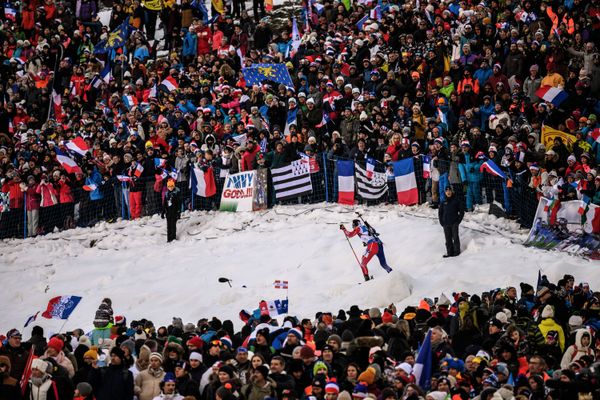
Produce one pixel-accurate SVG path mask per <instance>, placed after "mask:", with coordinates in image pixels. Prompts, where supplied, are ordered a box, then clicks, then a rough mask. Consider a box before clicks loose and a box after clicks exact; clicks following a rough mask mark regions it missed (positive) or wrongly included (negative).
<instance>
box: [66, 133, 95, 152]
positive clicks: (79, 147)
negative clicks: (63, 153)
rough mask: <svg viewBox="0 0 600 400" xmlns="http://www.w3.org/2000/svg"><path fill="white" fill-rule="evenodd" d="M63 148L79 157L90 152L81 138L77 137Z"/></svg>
mask: <svg viewBox="0 0 600 400" xmlns="http://www.w3.org/2000/svg"><path fill="white" fill-rule="evenodd" d="M65 147H66V148H67V149H69V150H70V151H72V152H73V153H77V154H79V155H80V156H85V154H86V153H87V152H88V151H90V148H89V147H88V145H87V143H86V142H85V140H83V138H82V137H81V136H77V137H76V138H75V139H73V140H70V141H68V142H67V143H65Z"/></svg>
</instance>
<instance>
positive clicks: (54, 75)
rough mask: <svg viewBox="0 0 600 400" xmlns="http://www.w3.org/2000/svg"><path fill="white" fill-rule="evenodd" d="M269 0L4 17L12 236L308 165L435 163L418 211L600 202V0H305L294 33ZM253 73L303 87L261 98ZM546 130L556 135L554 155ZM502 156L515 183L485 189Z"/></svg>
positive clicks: (6, 188)
mask: <svg viewBox="0 0 600 400" xmlns="http://www.w3.org/2000/svg"><path fill="white" fill-rule="evenodd" d="M264 6H265V4H264V1H263V0H254V1H253V6H252V10H249V9H248V10H247V9H246V4H245V3H244V2H243V1H240V0H233V1H232V2H229V1H226V0H212V2H211V4H210V6H208V7H207V5H206V4H204V1H199V0H195V1H190V0H182V1H173V0H168V1H160V2H156V1H145V2H144V1H142V2H140V1H138V0H133V1H130V0H125V1H115V2H112V10H111V11H110V18H109V19H108V24H107V25H106V24H103V23H102V22H101V19H100V17H99V14H98V12H99V10H101V9H102V7H103V5H102V4H98V3H96V0H78V1H72V0H64V1H63V0H60V1H55V0H44V1H39V0H23V1H14V2H6V3H3V4H2V5H0V18H1V20H2V26H1V27H0V42H1V43H2V47H3V52H2V54H0V61H1V62H0V81H1V84H0V96H1V97H2V101H0V178H1V179H2V185H1V192H2V196H1V200H2V202H1V204H2V207H0V208H1V210H0V211H3V212H2V213H1V214H0V217H1V218H0V237H3V238H4V237H14V236H17V237H23V236H35V235H37V234H40V233H48V232H51V231H53V230H54V229H67V228H70V227H74V226H88V225H90V224H93V223H95V222H96V221H98V220H101V219H104V220H109V221H110V220H114V219H116V218H118V217H125V218H132V219H135V218H138V217H140V216H142V215H152V214H155V213H157V212H158V211H159V209H160V196H161V193H163V192H164V191H165V186H166V179H160V178H159V177H160V176H161V174H163V173H164V171H171V172H173V171H176V172H175V174H176V175H175V176H176V180H177V184H178V186H179V187H180V188H181V189H182V190H183V192H184V193H183V194H184V197H185V196H186V195H189V189H188V184H189V179H190V177H189V175H190V168H193V167H199V168H203V169H204V170H206V169H208V168H210V167H211V166H212V167H214V168H215V171H218V172H219V173H218V175H217V176H216V179H217V180H221V181H222V179H223V177H224V176H225V174H226V173H227V172H231V173H233V172H237V171H244V170H250V169H254V168H273V167H278V166H281V165H285V164H286V163H288V162H290V161H292V160H294V159H297V158H298V157H299V154H298V153H299V152H302V153H305V154H307V155H308V156H309V157H315V156H316V157H317V159H318V162H320V163H324V162H327V160H330V159H335V158H348V159H354V160H357V161H360V162H364V161H365V160H366V159H367V158H373V159H375V160H376V161H378V162H379V163H382V165H385V164H387V163H389V162H394V161H397V160H399V159H403V158H407V157H415V163H419V164H421V163H422V160H423V157H424V156H428V157H430V158H431V159H432V160H433V163H432V166H431V176H430V177H429V178H427V180H424V181H422V182H420V183H419V190H420V191H421V192H422V196H420V201H421V202H425V201H426V200H428V201H429V202H430V203H431V204H432V205H433V206H435V205H436V204H437V203H438V202H439V201H440V197H441V198H442V199H443V196H444V194H443V189H444V186H445V185H447V184H451V185H453V186H456V189H460V190H459V194H460V195H461V196H463V193H464V197H465V201H466V206H467V209H473V208H474V207H475V205H476V204H479V203H481V202H482V201H483V197H484V196H485V200H486V201H488V202H491V201H493V200H494V198H496V200H500V202H501V203H504V204H508V203H511V204H512V206H510V207H507V210H506V211H507V212H508V213H509V214H512V215H514V216H515V217H517V218H519V219H520V220H521V221H522V222H523V223H524V225H531V220H532V218H533V213H534V211H535V202H536V201H537V199H538V198H539V197H541V196H542V195H544V196H546V197H551V198H556V199H561V200H569V199H584V198H585V199H589V200H590V201H591V202H593V203H594V204H600V190H598V188H600V176H598V174H597V170H596V164H597V161H598V157H599V155H600V145H599V144H598V141H597V140H596V139H597V138H598V136H599V135H600V125H599V123H598V118H597V115H598V113H599V112H600V104H599V102H598V99H599V94H600V57H599V54H598V49H597V47H598V39H599V33H598V32H600V30H599V28H600V20H599V15H600V11H599V10H600V6H599V5H598V2H597V0H592V1H581V0H565V1H564V2H561V1H539V0H524V1H510V2H504V1H497V0H483V1H466V0H461V1H458V0H444V1H437V0H428V1H426V0H422V1H418V0H416V1H409V0H407V1H389V0H380V1H378V2H375V1H368V0H360V1H349V0H343V1H341V2H338V1H332V0H307V1H304V2H301V3H299V4H295V5H294V7H292V8H290V13H292V14H293V15H294V16H295V18H289V19H286V20H283V21H282V20H281V19H279V20H272V19H270V17H269V16H268V15H267V14H266V13H265V7H264ZM124 26H125V27H127V29H125V28H123V27H124ZM157 26H158V28H159V29H157ZM294 27H297V31H298V35H296V33H295V29H294ZM129 28H131V32H129V30H130V29H129ZM125 31H127V34H125V33H124V32H125ZM120 39H126V41H124V43H123V46H121V47H111V46H114V44H115V43H119V40H120ZM256 63H266V64H278V65H285V68H287V70H288V71H289V74H290V76H291V80H292V85H288V86H285V85H283V84H281V83H278V82H275V81H272V80H269V79H265V80H264V81H262V82H261V83H260V84H258V83H256V84H253V85H249V84H247V82H246V77H245V76H244V74H243V72H242V68H243V67H251V66H252V65H254V64H256ZM166 81H167V82H168V84H166V85H165V84H164V83H165V82H166ZM540 90H541V91H540ZM542 92H543V93H544V94H542ZM540 96H541V97H540ZM544 127H551V128H552V129H555V130H558V131H559V132H561V134H560V135H558V136H556V137H555V138H554V139H553V140H549V141H546V142H545V144H543V143H542V142H541V137H542V131H543V128H544ZM77 138H81V139H82V140H83V142H84V147H86V148H87V149H88V150H87V151H85V152H83V154H76V153H73V152H70V150H71V149H70V148H68V147H66V145H67V144H68V143H70V142H72V141H74V140H75V139H77ZM61 154H65V155H67V156H68V157H69V158H70V159H72V160H73V161H74V163H75V164H76V165H70V164H69V163H68V162H67V163H65V160H64V159H61V158H60V157H59V156H60V155H61ZM322 154H325V157H322ZM155 159H164V160H165V161H164V164H161V163H159V164H157V163H156V160H155ZM488 159H489V160H493V161H494V162H495V163H496V164H497V165H499V166H500V168H501V169H502V170H503V172H504V173H505V174H506V175H507V177H508V178H509V179H508V181H502V180H500V181H498V179H500V178H497V177H496V176H491V175H490V176H489V180H490V181H491V183H488V184H487V185H484V187H482V185H481V181H482V180H485V179H487V178H486V176H487V173H482V172H480V169H479V167H480V165H481V163H482V162H484V161H485V160H488ZM138 166H142V167H143V171H142V172H141V173H139V174H136V170H137V171H141V170H142V168H138ZM459 166H460V167H461V168H457V167H459ZM119 177H121V179H119ZM123 177H125V178H123ZM127 177H128V178H130V179H127ZM124 179H125V180H124ZM507 183H510V188H509V192H510V193H509V195H505V194H503V193H502V192H503V185H506V184H507ZM440 188H441V189H440ZM321 189H322V188H321ZM507 198H509V200H512V202H510V201H508V200H507ZM190 203H192V202H189V201H188V202H185V203H184V206H186V207H188V208H190V207H191V205H190ZM531 203H533V204H534V205H533V206H531ZM216 204H218V194H217V196H216V200H215V199H212V200H210V199H208V200H206V199H205V200H203V201H196V202H195V205H194V207H196V208H207V209H208V208H212V207H215V205H216ZM271 204H272V202H271ZM523 204H524V205H523Z"/></svg>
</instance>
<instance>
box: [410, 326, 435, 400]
mask: <svg viewBox="0 0 600 400" xmlns="http://www.w3.org/2000/svg"><path fill="white" fill-rule="evenodd" d="M432 367H433V366H432V365H431V329H430V330H429V332H427V336H425V339H424V340H423V344H422V345H421V348H420V349H419V355H417V361H416V362H415V366H414V367H413V375H414V376H415V380H416V383H417V385H419V386H420V387H422V388H423V389H425V390H428V389H429V386H430V384H431V373H432V372H433V368H432Z"/></svg>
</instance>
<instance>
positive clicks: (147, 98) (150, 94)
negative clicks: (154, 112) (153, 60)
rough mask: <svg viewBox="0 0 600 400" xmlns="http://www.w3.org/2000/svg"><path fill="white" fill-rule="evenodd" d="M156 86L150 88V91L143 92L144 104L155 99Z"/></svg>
mask: <svg viewBox="0 0 600 400" xmlns="http://www.w3.org/2000/svg"><path fill="white" fill-rule="evenodd" d="M156 93H157V90H156V85H154V86H152V87H151V88H150V89H146V90H144V95H143V100H144V102H145V103H148V102H149V101H150V99H155V98H156Z"/></svg>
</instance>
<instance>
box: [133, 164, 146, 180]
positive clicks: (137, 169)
mask: <svg viewBox="0 0 600 400" xmlns="http://www.w3.org/2000/svg"><path fill="white" fill-rule="evenodd" d="M142 172H144V166H143V165H142V164H140V163H138V164H137V166H136V167H135V171H133V174H134V175H135V176H137V177H138V178H139V177H140V176H142Z"/></svg>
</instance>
